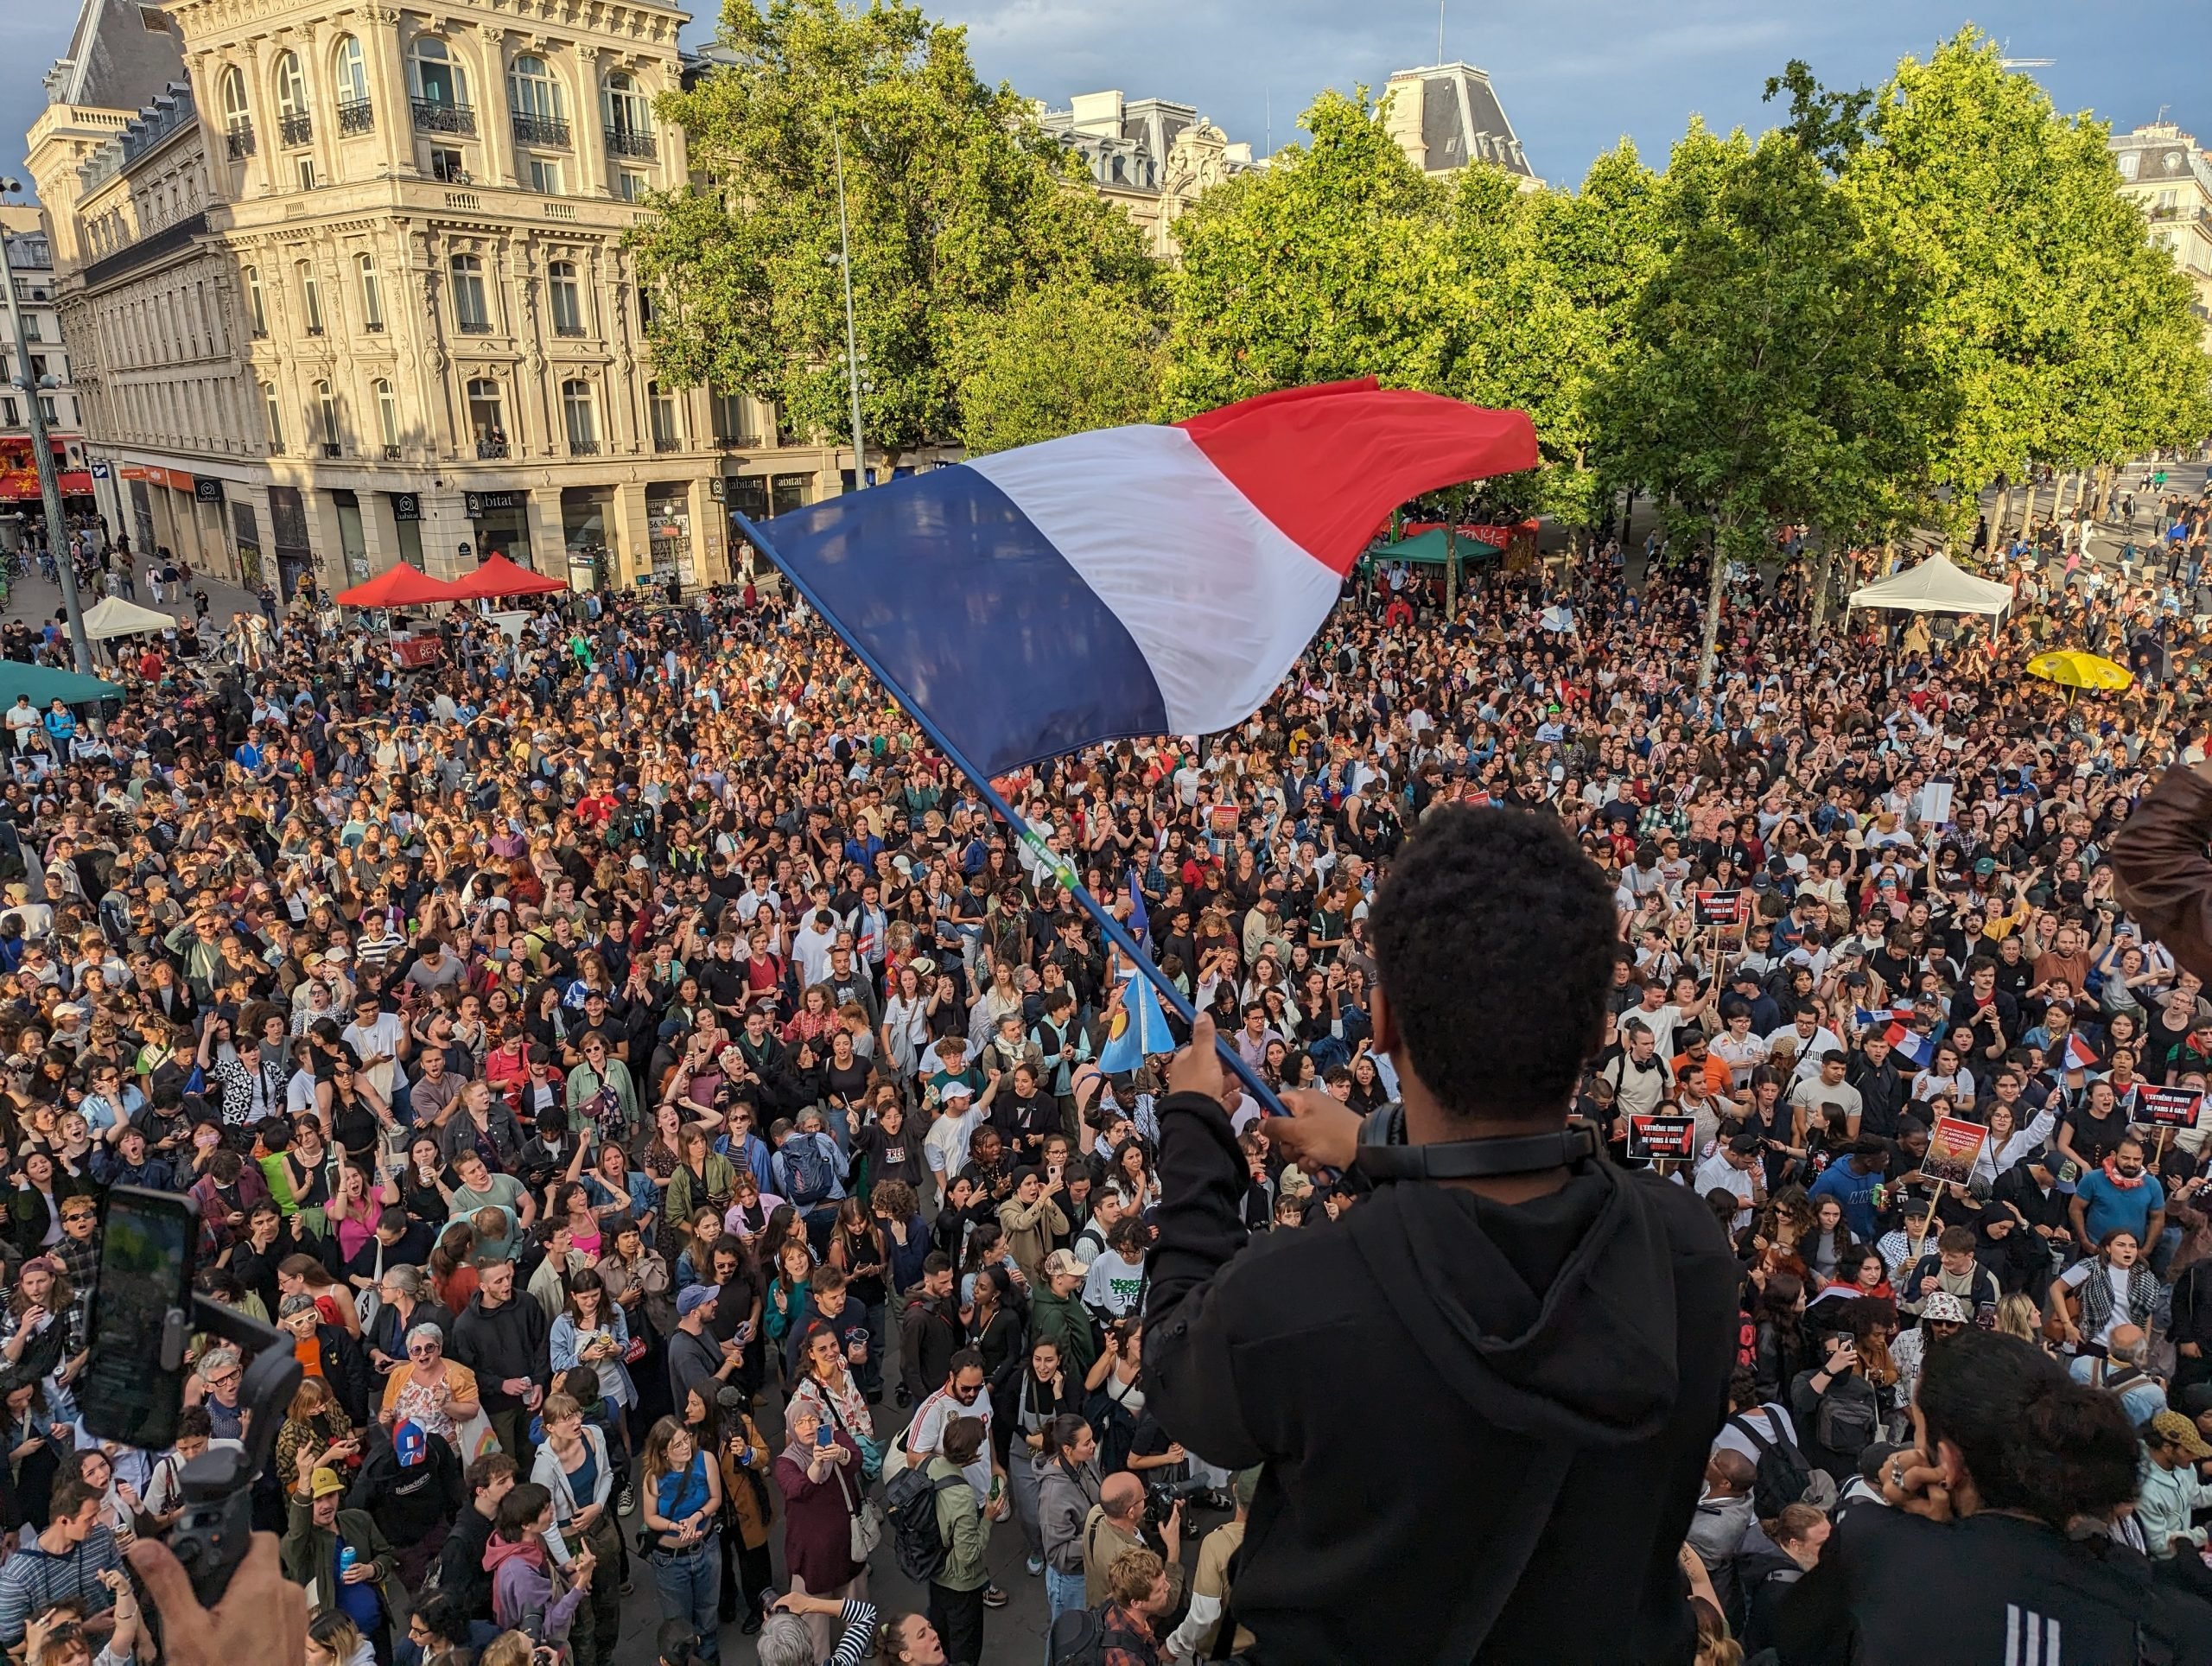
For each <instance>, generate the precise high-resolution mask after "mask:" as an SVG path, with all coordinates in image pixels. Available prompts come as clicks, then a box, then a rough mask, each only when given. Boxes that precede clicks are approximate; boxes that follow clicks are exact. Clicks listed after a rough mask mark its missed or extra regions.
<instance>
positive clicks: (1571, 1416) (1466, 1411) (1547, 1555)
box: [1144, 1094, 1739, 1666]
mask: <svg viewBox="0 0 2212 1666" xmlns="http://www.w3.org/2000/svg"><path fill="white" fill-rule="evenodd" d="M1160 1130H1161V1131H1160V1178H1161V1188H1162V1202H1161V1205H1160V1209H1159V1211H1158V1221H1159V1226H1160V1237H1159V1241H1158V1243H1156V1244H1155V1246H1154V1250H1153V1256H1152V1299H1151V1307H1150V1310H1149V1313H1148V1315H1147V1320H1146V1326H1145V1347H1144V1387H1145V1391H1146V1394H1147V1409H1148V1410H1149V1411H1150V1412H1151V1413H1152V1415H1154V1417H1155V1418H1156V1419H1157V1420H1158V1421H1159V1423H1160V1427H1161V1428H1163V1429H1165V1430H1166V1432H1167V1434H1169V1435H1170V1436H1171V1437H1173V1439H1175V1440H1179V1441H1181V1442H1182V1443H1183V1444H1184V1445H1185V1446H1186V1447H1189V1448H1190V1449H1191V1450H1192V1453H1196V1454H1198V1455H1201V1456H1203V1457H1204V1458H1205V1459H1206V1460H1207V1461H1209V1462H1211V1463H1215V1464H1220V1465H1224V1466H1229V1467H1230V1468H1243V1467H1246V1466H1249V1465H1253V1464H1257V1463H1261V1462H1262V1461H1264V1462H1265V1463H1266V1465H1267V1468H1266V1470H1265V1472H1264V1473H1263V1475H1262V1479H1261V1483H1260V1491H1259V1496H1258V1498H1257V1501H1256V1502H1255V1505H1254V1508H1253V1511H1252V1517H1251V1525H1250V1529H1249V1534H1248V1536H1247V1537H1246V1539H1245V1542H1244V1550H1243V1557H1242V1561H1241V1566H1240V1567H1239V1570H1238V1574H1237V1580H1236V1617H1237V1618H1238V1620H1239V1621H1240V1622H1242V1623H1243V1624H1244V1625H1248V1626H1249V1627H1250V1628H1251V1629H1252V1631H1253V1633H1254V1635H1255V1637H1256V1638H1257V1639H1258V1647H1257V1649H1256V1650H1255V1659H1256V1660H1258V1661H1259V1662H1261V1663H1262V1666H1279V1663H1298V1666H1303V1663H1307V1662H1312V1663H1324V1662H1326V1663H1332V1666H1333V1663H1344V1662H1367V1661H1375V1662H1389V1663H1392V1666H1398V1663H1402V1662H1408V1661H1438V1660H1451V1661H1454V1662H1466V1661H1479V1662H1500V1663H1502V1662H1509V1661H1510V1662H1520V1661H1535V1660H1541V1661H1545V1662H1547V1663H1574V1662H1582V1661H1588V1662H1605V1663H1637V1662H1659V1661H1669V1662H1673V1661H1682V1660H1687V1659H1688V1657H1689V1656H1690V1655H1691V1653H1692V1652H1693V1650H1694V1637H1693V1636H1692V1631H1691V1621H1690V1617H1689V1612H1688V1605H1687V1604H1685V1603H1684V1602H1683V1600H1682V1589H1683V1587H1682V1581H1681V1570H1680V1568H1679V1567H1677V1565H1676V1561H1675V1554H1676V1552H1677V1550H1678V1549H1679V1548H1680V1547H1681V1543H1682V1540H1683V1536H1684V1535H1685V1534H1686V1533H1687V1532H1688V1528H1689V1524H1690V1521H1691V1517H1692V1516H1693V1514H1694V1511H1695V1510H1696V1508H1697V1501H1698V1494H1699V1491H1700V1478H1701V1476H1702V1474H1703V1472H1704V1468H1705V1462H1706V1457H1707V1451H1708V1449H1709V1447H1711V1444H1712V1440H1713V1435H1714V1434H1716V1433H1717V1432H1718V1431H1719V1428H1720V1423H1721V1419H1722V1417H1723V1415H1724V1414H1725V1412H1726V1389H1727V1381H1728V1372H1729V1368H1730V1366H1731V1364H1732V1362H1733V1359H1734V1349H1735V1339H1736V1315H1737V1304H1736V1292H1737V1286H1738V1279H1739V1275H1738V1269H1737V1266H1736V1262H1735V1260H1734V1258H1733V1256H1731V1255H1730V1253H1729V1250H1728V1245H1727V1243H1726V1239H1725V1238H1724V1237H1723V1236H1722V1234H1721V1232H1720V1230H1719V1225H1718V1224H1717V1223H1716V1222H1715V1221H1714V1220H1713V1215H1712V1212H1711V1211H1709V1210H1707V1209H1706V1208H1705V1206H1704V1205H1703V1204H1702V1203H1701V1202H1700V1200H1699V1199H1697V1197H1696V1196H1695V1195H1694V1194H1693V1193H1692V1192H1689V1191H1688V1190H1687V1189H1685V1188H1683V1187H1680V1186H1669V1185H1666V1184H1665V1183H1663V1182H1662V1181H1660V1180H1656V1179H1654V1178H1652V1177H1651V1176H1649V1175H1647V1174H1629V1173H1624V1172H1622V1171H1621V1170H1618V1169H1616V1168H1614V1167H1611V1165H1610V1164H1608V1163H1605V1162H1604V1161H1602V1160H1600V1161H1594V1162H1591V1163H1587V1164H1585V1165H1583V1166H1581V1167H1579V1168H1578V1169H1577V1170H1576V1171H1575V1173H1574V1174H1573V1177H1572V1178H1571V1179H1570V1180H1569V1181H1568V1183H1567V1186H1565V1187H1564V1188H1562V1189H1561V1190H1560V1191H1559V1192H1554V1193H1553V1194H1551V1195H1550V1196H1548V1197H1545V1198H1540V1199H1535V1200H1533V1201H1531V1202H1529V1203H1526V1204H1522V1205H1517V1206H1512V1207H1508V1206H1506V1205H1499V1204H1495V1203H1492V1202H1491V1201H1489V1200H1487V1199H1483V1198H1481V1197H1478V1195H1476V1194H1475V1193H1473V1192H1469V1191H1466V1190H1464V1189H1461V1188H1456V1187H1446V1186H1428V1185H1420V1184H1402V1185H1396V1186H1383V1187H1381V1188H1379V1189H1378V1190H1377V1191H1376V1192H1375V1193H1374V1194H1373V1195H1372V1196H1371V1197H1370V1198H1368V1199H1365V1200H1364V1201H1362V1202H1361V1203H1359V1204H1357V1205H1355V1206H1354V1207H1353V1209H1352V1210H1351V1212H1350V1213H1349V1214H1348V1215H1347V1216H1345V1217H1344V1218H1342V1219H1340V1220H1338V1221H1337V1222H1334V1223H1332V1224H1328V1225H1325V1226H1317V1227H1314V1228H1313V1229H1310V1230H1304V1231H1298V1232H1276V1233H1273V1234H1271V1235H1269V1236H1268V1237H1266V1238H1264V1239H1261V1240H1257V1241H1254V1242H1250V1243H1249V1244H1248V1242H1247V1234H1246V1232H1245V1230H1244V1227H1243V1222H1242V1220H1241V1218H1240V1216H1239V1205H1241V1203H1242V1202H1243V1195H1244V1190H1245V1186H1246V1185H1247V1182H1248V1171H1247V1168H1246V1165H1245V1161H1244V1158H1243V1154H1242V1153H1241V1152H1240V1151H1239V1150H1238V1149H1237V1147H1236V1136H1235V1135H1234V1134H1233V1133H1232V1132H1231V1130H1230V1124H1229V1119H1228V1118H1227V1116H1224V1114H1223V1112H1222V1110H1221V1108H1220V1106H1219V1105H1218V1104H1217V1103H1214V1102H1212V1101H1211V1100H1209V1099H1206V1098H1204V1097H1198V1096H1196V1095H1191V1094H1173V1095H1170V1096H1168V1097H1166V1099H1165V1100H1163V1101H1162V1102H1161V1104H1160ZM1232 1257H1233V1259H1232ZM1352 1407H1357V1408H1360V1409H1359V1410H1358V1412H1357V1414H1356V1415H1355V1414H1352V1413H1350V1412H1348V1410H1347V1408H1352ZM1377 1431H1396V1432H1398V1433H1399V1434H1402V1435H1403V1436H1405V1437H1406V1438H1408V1439H1410V1440H1412V1441H1413V1443H1414V1444H1413V1446H1412V1447H1408V1453H1409V1454H1410V1455H1409V1456H1408V1459H1407V1461H1403V1462H1400V1461H1395V1460H1391V1459H1384V1458H1383V1457H1382V1456H1381V1455H1380V1454H1379V1453H1378V1451H1377V1449H1376V1447H1375V1446H1374V1445H1373V1441H1372V1439H1371V1437H1372V1436H1373V1435H1374V1434H1376V1432H1377ZM1414 1431H1426V1433H1421V1434H1415V1433H1414ZM1389 1438H1394V1437H1388V1438H1386V1445H1387V1444H1388V1443H1389Z"/></svg>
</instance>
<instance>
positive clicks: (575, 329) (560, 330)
mask: <svg viewBox="0 0 2212 1666" xmlns="http://www.w3.org/2000/svg"><path fill="white" fill-rule="evenodd" d="M583 333H584V327H583V326H582V325H581V324H556V325H554V327H553V334H556V335H582V334H583Z"/></svg>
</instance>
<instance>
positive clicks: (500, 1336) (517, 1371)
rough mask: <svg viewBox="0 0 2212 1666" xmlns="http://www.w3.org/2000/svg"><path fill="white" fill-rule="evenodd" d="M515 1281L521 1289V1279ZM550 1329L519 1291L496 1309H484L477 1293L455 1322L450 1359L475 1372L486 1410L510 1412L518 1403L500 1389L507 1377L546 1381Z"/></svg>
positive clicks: (533, 1303)
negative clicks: (547, 1344) (547, 1346)
mask: <svg viewBox="0 0 2212 1666" xmlns="http://www.w3.org/2000/svg"><path fill="white" fill-rule="evenodd" d="M517 1284H518V1286H519V1284H520V1276H519V1275H518V1276H517ZM551 1328H552V1327H551V1326H550V1325H549V1324H548V1323H547V1322H546V1319H545V1309H544V1308H543V1307H539V1306H538V1305H537V1298H536V1297H535V1296H531V1295H526V1294H524V1293H523V1291H522V1290H521V1289H520V1288H517V1289H516V1291H515V1293H514V1294H513V1295H512V1297H510V1298H509V1299H508V1300H507V1301H506V1302H505V1305H503V1306H501V1307H492V1308H487V1307H485V1305H484V1293H483V1292H482V1291H481V1290H479V1291H478V1292H477V1293H476V1294H475V1295H474V1296H473V1297H471V1298H470V1300H469V1303H468V1306H467V1307H464V1308H462V1309H461V1317H460V1318H458V1319H454V1322H453V1357H454V1358H455V1359H458V1360H459V1361H461V1364H464V1365H466V1366H467V1367H468V1369H469V1370H472V1371H474V1372H475V1373H476V1388H477V1392H478V1394H479V1396H480V1398H481V1399H482V1402H483V1405H484V1409H485V1410H486V1411H487V1412H494V1411H512V1410H513V1409H514V1408H516V1407H517V1406H518V1405H520V1404H521V1403H522V1402H520V1401H518V1400H517V1399H516V1398H515V1397H514V1396H512V1395H511V1394H509V1393H508V1392H507V1391H506V1390H505V1389H502V1388H501V1387H500V1386H499V1384H500V1383H503V1382H505V1380H506V1379H507V1378H508V1377H529V1378H530V1379H531V1381H532V1382H541V1381H543V1379H544V1377H545V1376H546V1374H547V1372H548V1371H549V1370H550V1369H551V1367H550V1365H549V1364H548V1363H547V1362H548V1360H549V1358H550V1355H549V1353H548V1351H547V1349H546V1339H547V1337H548V1335H549V1333H550V1331H551Z"/></svg>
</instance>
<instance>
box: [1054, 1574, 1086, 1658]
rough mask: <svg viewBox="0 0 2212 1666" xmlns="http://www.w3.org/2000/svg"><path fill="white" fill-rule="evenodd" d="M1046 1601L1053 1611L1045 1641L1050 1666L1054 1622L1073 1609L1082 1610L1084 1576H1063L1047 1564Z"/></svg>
mask: <svg viewBox="0 0 2212 1666" xmlns="http://www.w3.org/2000/svg"><path fill="white" fill-rule="evenodd" d="M1045 1600H1046V1603H1047V1604H1049V1605H1050V1606H1051V1609H1052V1612H1051V1615H1050V1617H1049V1618H1047V1619H1046V1622H1045V1627H1046V1632H1047V1634H1048V1635H1047V1636H1046V1639H1045V1647H1046V1650H1047V1666H1050V1658H1049V1651H1050V1650H1051V1649H1052V1637H1051V1636H1050V1635H1049V1633H1050V1631H1051V1630H1052V1621H1053V1620H1056V1619H1058V1618H1059V1617H1060V1616H1061V1615H1062V1614H1065V1613H1066V1612H1068V1610H1069V1609H1071V1608H1081V1607H1083V1606H1084V1600H1083V1575H1082V1574H1063V1573H1062V1572H1060V1570H1059V1569H1058V1568H1057V1567H1053V1566H1052V1564H1051V1563H1050V1562H1047V1563H1046V1564H1045Z"/></svg>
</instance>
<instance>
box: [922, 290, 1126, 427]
mask: <svg viewBox="0 0 2212 1666" xmlns="http://www.w3.org/2000/svg"><path fill="white" fill-rule="evenodd" d="M1159 397H1160V347H1159V327H1158V324H1157V321H1155V320H1154V317H1153V316H1152V315H1151V314H1150V312H1149V311H1148V310H1147V308H1143V307H1141V306H1140V305H1138V304H1136V303H1135V302H1134V301H1133V300H1132V299H1131V298H1130V297H1129V296H1127V295H1121V294H1116V293H1114V292H1113V291H1110V290H1104V289H1075V288H1056V289H1036V290H1032V291H1031V292H1030V293H1029V294H1027V295H1025V296H1017V297H1016V298H1015V299H1014V301H1013V302H1011V303H1010V304H1009V305H1008V306H1007V308H1006V310H1005V311H1004V312H1003V313H1001V314H1000V315H996V316H995V317H994V318H993V319H992V320H991V321H990V322H989V324H988V327H984V328H981V329H977V330H975V331H973V332H971V334H970V338H969V342H968V347H967V351H966V353H965V354H964V355H963V359H962V363H961V366H960V442H961V444H963V446H965V447H966V448H968V449H969V452H971V453H974V454H977V455H980V454H982V453H983V452H987V451H1005V450H1009V449H1011V448H1013V447H1015V446H1023V445H1034V444H1035V443H1037V442H1039V440H1054V439H1058V438H1059V437H1060V436H1062V435H1064V434H1077V433H1081V432H1083V431H1084V429H1093V428H1111V427H1114V426H1116V424H1119V423H1141V422H1143V421H1144V420H1145V419H1146V417H1148V416H1149V415H1150V414H1151V411H1152V408H1153V405H1154V403H1155V402H1156V401H1157V399H1158V398H1159Z"/></svg>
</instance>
